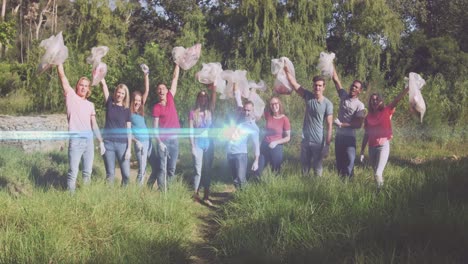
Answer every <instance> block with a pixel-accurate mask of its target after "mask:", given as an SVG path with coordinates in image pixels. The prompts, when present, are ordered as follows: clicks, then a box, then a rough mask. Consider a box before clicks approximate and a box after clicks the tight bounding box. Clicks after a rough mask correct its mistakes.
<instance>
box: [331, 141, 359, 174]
mask: <svg viewBox="0 0 468 264" xmlns="http://www.w3.org/2000/svg"><path fill="white" fill-rule="evenodd" d="M335 155H336V168H337V170H338V174H339V175H340V176H342V177H349V178H352V177H353V175H354V160H355V159H356V137H354V136H341V135H336V137H335Z"/></svg>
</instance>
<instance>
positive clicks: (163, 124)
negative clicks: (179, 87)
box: [153, 92, 180, 139]
mask: <svg viewBox="0 0 468 264" xmlns="http://www.w3.org/2000/svg"><path fill="white" fill-rule="evenodd" d="M166 99H167V101H166V105H162V104H161V103H157V104H155V105H154V107H153V117H155V118H156V117H157V118H159V125H158V127H159V128H180V123H179V116H178V115H177V109H176V106H175V103H174V96H172V93H171V92H168V93H167V95H166ZM166 135H167V134H166ZM168 136H171V135H168ZM165 138H168V137H167V136H166V137H164V136H161V139H165Z"/></svg>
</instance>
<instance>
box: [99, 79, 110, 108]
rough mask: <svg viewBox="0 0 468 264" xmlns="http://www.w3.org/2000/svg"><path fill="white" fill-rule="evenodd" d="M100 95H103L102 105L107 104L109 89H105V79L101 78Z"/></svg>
mask: <svg viewBox="0 0 468 264" xmlns="http://www.w3.org/2000/svg"><path fill="white" fill-rule="evenodd" d="M101 86H102V93H104V104H105V103H107V98H109V88H108V87H107V83H106V79H104V78H102V80H101Z"/></svg>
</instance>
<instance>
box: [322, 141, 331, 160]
mask: <svg viewBox="0 0 468 264" xmlns="http://www.w3.org/2000/svg"><path fill="white" fill-rule="evenodd" d="M328 154H330V145H327V144H325V146H323V148H322V158H326V157H328Z"/></svg>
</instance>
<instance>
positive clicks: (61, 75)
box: [57, 64, 74, 95]
mask: <svg viewBox="0 0 468 264" xmlns="http://www.w3.org/2000/svg"><path fill="white" fill-rule="evenodd" d="M57 74H58V76H59V79H60V83H61V85H62V89H63V93H64V94H65V95H67V94H68V93H70V92H74V91H73V88H72V87H71V86H70V83H69V82H68V79H67V76H65V70H64V69H63V64H59V65H57Z"/></svg>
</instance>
